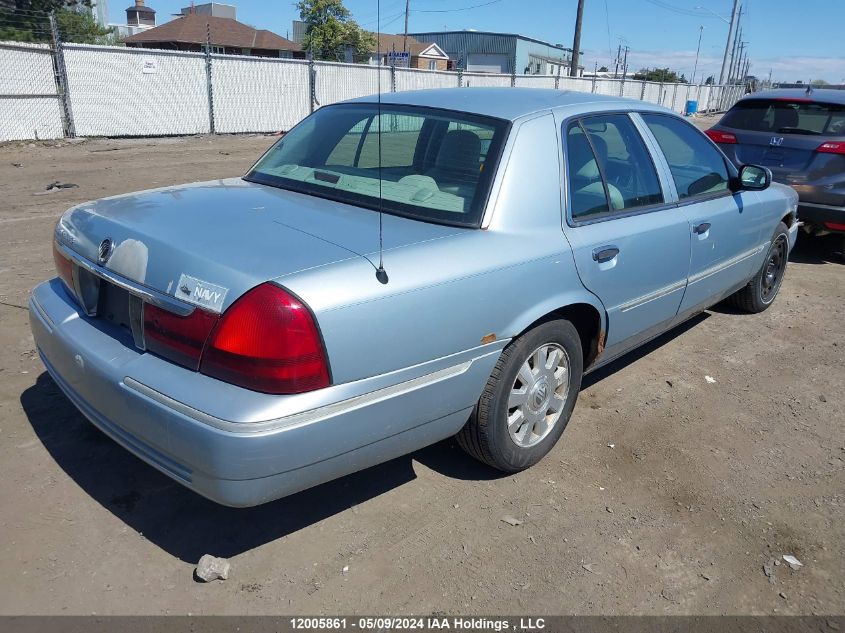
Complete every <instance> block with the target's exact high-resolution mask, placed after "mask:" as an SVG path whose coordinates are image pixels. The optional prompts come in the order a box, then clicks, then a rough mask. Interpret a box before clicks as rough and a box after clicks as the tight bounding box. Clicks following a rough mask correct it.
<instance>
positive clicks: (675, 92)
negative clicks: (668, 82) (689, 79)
mask: <svg viewBox="0 0 845 633" xmlns="http://www.w3.org/2000/svg"><path fill="white" fill-rule="evenodd" d="M677 98H678V84H675V85H674V86H672V105H671V106H669V107H670V108H672V109H673V110H674V109H675V101H676V100H677Z"/></svg>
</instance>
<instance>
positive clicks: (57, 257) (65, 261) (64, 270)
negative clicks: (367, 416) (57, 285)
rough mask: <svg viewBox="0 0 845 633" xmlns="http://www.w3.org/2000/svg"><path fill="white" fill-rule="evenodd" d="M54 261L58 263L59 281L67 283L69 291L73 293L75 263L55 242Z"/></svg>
mask: <svg viewBox="0 0 845 633" xmlns="http://www.w3.org/2000/svg"><path fill="white" fill-rule="evenodd" d="M53 261H55V262H56V272H57V273H58V274H59V279H61V280H62V281H63V282H65V285H66V286H67V288H68V290H70V291H71V292H73V262H72V261H70V258H68V257H65V256H64V254H63V253H62V252H61V251H60V250H59V245H58V244H57V243H56V242H55V241H54V242H53Z"/></svg>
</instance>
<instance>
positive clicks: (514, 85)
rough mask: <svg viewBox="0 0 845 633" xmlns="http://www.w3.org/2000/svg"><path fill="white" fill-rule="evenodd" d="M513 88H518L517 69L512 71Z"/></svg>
mask: <svg viewBox="0 0 845 633" xmlns="http://www.w3.org/2000/svg"><path fill="white" fill-rule="evenodd" d="M511 88H516V68H514V69H513V70H512V71H511Z"/></svg>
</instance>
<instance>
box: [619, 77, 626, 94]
mask: <svg viewBox="0 0 845 633" xmlns="http://www.w3.org/2000/svg"><path fill="white" fill-rule="evenodd" d="M619 96H620V97H624V96H625V77H622V81H621V82H620V83H619Z"/></svg>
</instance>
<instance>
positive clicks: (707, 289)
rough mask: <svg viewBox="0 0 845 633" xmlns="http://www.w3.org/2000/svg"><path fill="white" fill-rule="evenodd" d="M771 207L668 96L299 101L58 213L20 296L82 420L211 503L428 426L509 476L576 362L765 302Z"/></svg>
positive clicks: (352, 460) (401, 444)
mask: <svg viewBox="0 0 845 633" xmlns="http://www.w3.org/2000/svg"><path fill="white" fill-rule="evenodd" d="M796 204H797V196H796V194H795V192H794V191H793V190H791V189H790V188H788V187H785V186H782V185H778V184H773V183H772V182H771V174H770V172H769V171H768V169H766V168H765V167H759V166H754V165H745V166H742V167H741V168H739V169H737V168H736V167H735V166H733V165H732V164H731V163H730V161H728V160H727V159H726V157H725V155H724V154H723V153H722V152H721V151H720V150H719V149H718V147H717V146H716V145H715V144H714V143H713V142H712V141H711V140H710V139H708V138H707V136H705V135H704V134H703V133H701V132H699V131H698V130H696V129H695V128H694V127H693V126H691V125H690V124H689V123H687V122H686V121H684V120H683V119H682V118H680V117H679V116H676V115H675V114H673V113H672V112H670V111H669V110H667V109H665V108H662V107H659V106H654V105H650V104H648V103H644V102H641V101H631V100H625V99H617V98H609V97H601V96H598V95H592V94H584V93H576V92H566V91H553V90H549V91H546V90H538V89H517V88H504V89H486V88H463V89H450V90H428V91H419V92H404V93H393V94H389V95H382V96H381V97H380V98H378V97H376V96H373V97H368V98H362V99H356V100H353V101H348V102H344V103H339V104H335V105H330V106H327V107H323V108H320V109H319V110H318V111H316V112H315V113H314V114H312V115H311V116H309V117H308V118H306V119H305V120H303V121H302V122H301V123H300V124H299V125H297V126H296V127H295V128H294V129H292V130H291V131H290V132H289V133H288V134H287V135H285V136H284V137H283V138H281V139H280V140H279V141H278V142H277V143H276V144H275V145H273V147H271V148H270V150H269V151H267V153H266V154H265V155H264V156H262V157H261V159H260V160H259V161H258V162H257V163H256V164H255V166H254V167H252V169H250V170H249V172H248V173H247V174H246V175H245V176H244V177H243V178H232V179H225V180H217V181H211V182H203V183H195V184H189V185H184V186H178V187H166V188H162V189H153V190H149V191H143V192H139V193H133V194H127V195H121V196H116V197H112V198H105V199H102V200H98V201H95V202H89V203H84V204H81V205H78V206H76V207H73V208H72V209H70V210H68V211H67V212H66V213H65V214H64V215H63V216H62V218H61V219H60V221H59V223H58V225H57V226H56V231H55V238H54V244H53V252H54V256H55V263H56V268H57V272H58V276H57V278H55V279H52V280H50V281H47V282H45V283H43V284H41V285H39V286H38V287H37V288H35V290H34V291H33V292H32V296H31V299H30V302H29V308H30V319H31V325H32V331H33V334H34V337H35V341H36V343H37V346H38V350H39V353H40V355H41V358H42V359H43V361H44V364H45V366H46V368H47V370H48V371H49V372H50V374H51V375H52V377H53V379H54V380H55V381H56V383H57V384H58V385H59V386H60V387H61V388H62V390H63V391H64V392H65V394H66V395H67V397H68V398H69V399H70V400H71V401H72V402H73V403H74V404H75V405H76V406H77V407H78V408H79V409H80V411H81V412H82V413H83V414H84V415H85V416H86V417H87V418H88V419H89V420H90V421H91V422H92V423H93V424H94V425H96V426H97V427H98V428H99V429H100V430H102V431H103V432H104V433H105V434H107V435H108V436H110V437H111V438H113V439H114V440H115V441H116V442H118V443H119V444H121V445H123V446H124V447H125V448H126V449H128V450H129V451H131V452H132V453H134V454H135V455H137V456H138V457H140V458H141V459H143V460H144V461H146V462H147V463H149V464H150V465H152V466H154V467H155V468H157V469H159V470H160V471H162V472H164V473H165V474H167V475H169V476H170V477H172V478H173V479H175V480H176V481H178V482H180V483H182V484H184V485H185V486H187V487H189V488H190V489H192V490H194V491H196V492H197V493H199V494H201V495H204V496H206V497H208V498H210V499H213V500H215V501H217V502H219V503H222V504H226V505H230V506H251V505H256V504H261V503H264V502H267V501H270V500H272V499H276V498H279V497H282V496H285V495H288V494H291V493H293V492H296V491H299V490H303V489H305V488H308V487H310V486H314V485H316V484H319V483H322V482H325V481H328V480H331V479H333V478H336V477H339V476H342V475H345V474H347V473H351V472H354V471H357V470H360V469H363V468H366V467H368V466H371V465H373V464H377V463H379V462H383V461H386V460H389V459H391V458H394V457H397V456H399V455H402V454H405V453H408V452H410V451H414V450H416V449H418V448H421V447H423V446H426V445H428V444H431V443H433V442H437V441H439V440H442V439H444V438H448V437H450V436H456V437H457V440H458V442H459V443H460V445H461V446H462V447H463V448H464V449H466V451H467V452H468V453H470V454H471V455H473V456H474V457H476V458H478V459H480V460H481V461H483V462H485V463H487V464H489V465H490V466H492V467H494V468H497V469H500V470H502V471H505V472H515V471H519V470H522V469H525V468H528V467H530V466H531V465H533V464H535V463H536V462H537V461H539V460H540V459H541V458H542V457H543V456H544V455H545V454H546V453H547V452H548V451H549V450H550V449H551V448H552V446H554V444H555V443H556V442H557V441H558V439H559V438H560V437H561V434H562V433H563V431H564V428H565V427H566V424H567V423H568V422H569V419H570V417H571V415H572V411H573V408H574V406H575V401H576V398H577V397H578V391H579V388H580V386H581V379H582V377H583V375H584V373H585V372H588V371H591V370H594V369H595V368H597V367H600V366H602V365H604V364H605V363H608V362H610V361H611V360H613V359H615V358H617V357H619V356H620V355H622V354H624V353H625V352H627V351H629V350H631V349H633V348H635V347H637V346H638V345H642V344H643V343H644V342H646V341H648V340H649V339H652V338H654V337H655V336H657V335H659V334H661V333H662V332H665V331H666V330H668V329H670V328H672V327H674V326H676V325H678V324H679V323H681V322H683V321H685V320H686V319H689V318H690V317H691V316H693V315H695V314H697V313H699V312H701V311H702V310H705V309H706V308H708V307H709V306H712V305H713V304H715V303H717V302H719V301H722V300H723V299H726V298H727V299H730V300H731V301H732V302H733V303H734V304H735V305H736V306H738V307H739V308H742V309H744V310H747V311H749V312H760V311H762V310H765V309H766V308H768V307H769V306H770V305H771V304H772V302H773V301H774V299H775V297H776V295H777V293H778V290H779V288H780V286H781V282H782V281H783V277H784V273H785V270H786V265H787V258H788V254H789V251H790V249H791V248H792V246H793V244H794V242H795V235H796V230H797V228H798V222H797V218H796Z"/></svg>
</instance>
